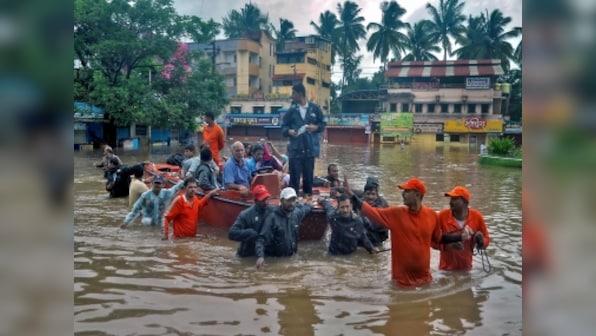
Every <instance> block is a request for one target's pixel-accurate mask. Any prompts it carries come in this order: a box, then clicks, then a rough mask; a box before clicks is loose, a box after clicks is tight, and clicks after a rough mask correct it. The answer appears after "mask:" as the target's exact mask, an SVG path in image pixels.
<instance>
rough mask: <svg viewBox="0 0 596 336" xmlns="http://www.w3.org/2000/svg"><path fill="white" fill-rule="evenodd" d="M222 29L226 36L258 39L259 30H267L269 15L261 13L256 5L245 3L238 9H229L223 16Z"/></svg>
mask: <svg viewBox="0 0 596 336" xmlns="http://www.w3.org/2000/svg"><path fill="white" fill-rule="evenodd" d="M223 30H224V34H225V35H226V37H228V38H251V39H259V38H260V36H261V31H263V30H264V31H269V15H268V14H263V13H262V12H261V10H260V9H259V7H257V6H256V5H254V4H252V3H247V4H245V5H244V8H242V9H241V10H240V11H237V10H235V9H234V10H231V11H230V12H229V13H228V15H227V16H226V17H224V18H223Z"/></svg>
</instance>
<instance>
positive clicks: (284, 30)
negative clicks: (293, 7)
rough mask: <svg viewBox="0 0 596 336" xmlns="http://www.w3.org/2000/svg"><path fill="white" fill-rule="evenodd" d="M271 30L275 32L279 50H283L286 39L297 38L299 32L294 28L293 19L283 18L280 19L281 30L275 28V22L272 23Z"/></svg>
mask: <svg viewBox="0 0 596 336" xmlns="http://www.w3.org/2000/svg"><path fill="white" fill-rule="evenodd" d="M271 30H272V31H273V32H274V33H275V38H276V39H277V44H276V49H277V51H283V50H284V46H285V43H286V41H288V40H291V39H293V38H295V37H296V32H297V30H296V29H294V24H293V23H292V21H289V20H286V19H283V18H280V19H279V30H277V29H275V27H274V26H273V24H271Z"/></svg>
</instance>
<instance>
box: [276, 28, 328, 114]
mask: <svg viewBox="0 0 596 336" xmlns="http://www.w3.org/2000/svg"><path fill="white" fill-rule="evenodd" d="M276 56H277V62H276V66H275V72H274V75H273V90H274V92H275V93H277V94H281V95H282V96H289V95H290V94H291V93H292V85H294V84H295V83H297V82H301V83H303V84H304V86H305V87H306V95H307V97H306V98H307V99H308V100H309V101H312V102H314V103H315V104H317V105H319V106H321V109H322V110H323V113H329V106H330V97H331V91H330V86H331V42H330V41H329V40H327V39H324V38H322V37H320V36H317V35H308V36H300V37H296V38H295V39H293V40H289V41H286V42H285V45H284V49H283V50H281V51H280V50H278V51H277V52H276Z"/></svg>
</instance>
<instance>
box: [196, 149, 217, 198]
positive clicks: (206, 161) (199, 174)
mask: <svg viewBox="0 0 596 336" xmlns="http://www.w3.org/2000/svg"><path fill="white" fill-rule="evenodd" d="M212 163H213V157H212V154H211V149H209V147H208V146H205V147H203V148H202V149H201V163H200V164H199V166H198V168H197V171H196V173H195V178H196V179H197V183H198V185H199V188H201V189H203V190H204V191H209V190H213V189H220V187H219V183H218V182H217V175H216V173H215V170H214V168H213V165H212Z"/></svg>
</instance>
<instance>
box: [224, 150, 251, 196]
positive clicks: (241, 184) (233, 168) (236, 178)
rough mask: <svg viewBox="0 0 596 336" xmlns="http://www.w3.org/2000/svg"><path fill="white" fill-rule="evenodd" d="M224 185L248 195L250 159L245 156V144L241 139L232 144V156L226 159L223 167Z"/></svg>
mask: <svg viewBox="0 0 596 336" xmlns="http://www.w3.org/2000/svg"><path fill="white" fill-rule="evenodd" d="M223 171H224V173H223V180H224V187H225V188H226V189H228V190H237V191H239V192H240V193H242V195H244V196H247V195H248V194H249V190H250V180H251V173H250V167H249V164H248V159H246V158H245V157H244V145H243V144H242V142H240V141H236V142H234V143H233V144H232V157H231V158H230V159H228V161H226V164H225V165H224V169H223Z"/></svg>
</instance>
